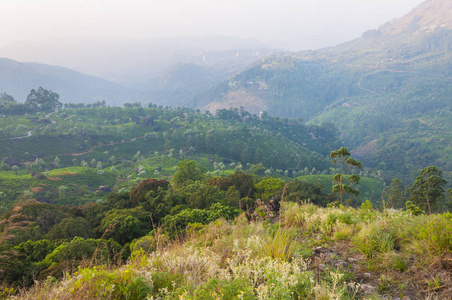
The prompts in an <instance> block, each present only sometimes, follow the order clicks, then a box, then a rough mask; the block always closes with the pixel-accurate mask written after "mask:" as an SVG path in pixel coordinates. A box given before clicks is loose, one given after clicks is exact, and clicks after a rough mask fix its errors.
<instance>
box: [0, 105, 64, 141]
mask: <svg viewBox="0 0 452 300" xmlns="http://www.w3.org/2000/svg"><path fill="white" fill-rule="evenodd" d="M57 112H58V109H55V110H54V111H52V112H51V113H48V114H46V115H45V119H47V120H49V117H50V116H51V115H53V114H55V113H57ZM50 122H52V125H54V124H55V121H54V120H50ZM44 127H45V126H43V127H38V128H36V129H31V130H28V131H27V134H26V135H21V136H12V137H7V138H1V139H0V141H12V140H21V139H25V138H29V137H30V136H32V135H33V132H34V131H35V130H38V129H42V128H44Z"/></svg>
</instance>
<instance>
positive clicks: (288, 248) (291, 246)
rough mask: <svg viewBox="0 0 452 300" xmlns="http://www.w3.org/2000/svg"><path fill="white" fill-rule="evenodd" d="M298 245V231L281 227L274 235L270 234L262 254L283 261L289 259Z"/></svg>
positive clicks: (263, 246) (263, 245)
mask: <svg viewBox="0 0 452 300" xmlns="http://www.w3.org/2000/svg"><path fill="white" fill-rule="evenodd" d="M296 246H297V243H296V232H295V231H294V230H290V229H287V228H284V227H279V228H278V229H277V231H276V232H275V233H274V234H273V235H268V236H267V239H266V243H265V244H262V248H261V251H260V252H261V256H269V257H271V258H273V259H279V260H281V261H289V260H290V258H291V257H292V254H293V252H294V251H295V248H296Z"/></svg>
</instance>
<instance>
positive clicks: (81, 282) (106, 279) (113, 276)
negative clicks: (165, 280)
mask: <svg viewBox="0 0 452 300" xmlns="http://www.w3.org/2000/svg"><path fill="white" fill-rule="evenodd" d="M73 278H74V281H73V283H72V285H71V287H70V288H69V292H70V293H71V294H72V295H74V296H77V297H78V298H85V299H86V298H90V299H93V298H96V299H137V300H139V299H147V297H148V295H150V294H151V293H152V291H153V287H152V282H149V281H148V280H147V279H145V278H144V277H140V276H138V275H137V274H136V273H135V271H133V270H131V269H130V268H126V269H125V270H121V269H116V270H107V269H106V268H105V267H93V268H89V269H79V271H78V272H77V273H75V274H74V275H73ZM70 279H71V278H70Z"/></svg>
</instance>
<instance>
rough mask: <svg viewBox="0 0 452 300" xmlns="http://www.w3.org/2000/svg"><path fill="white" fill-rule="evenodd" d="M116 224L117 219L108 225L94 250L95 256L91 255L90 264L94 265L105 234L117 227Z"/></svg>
mask: <svg viewBox="0 0 452 300" xmlns="http://www.w3.org/2000/svg"><path fill="white" fill-rule="evenodd" d="M115 226H116V221H113V222H111V223H110V225H108V227H107V228H106V229H105V231H104V233H103V234H102V236H101V237H100V239H99V242H98V243H97V246H96V250H94V253H93V256H92V257H91V261H90V263H89V266H90V267H92V266H93V263H94V258H95V257H96V254H97V250H98V249H99V246H100V243H101V242H102V240H103V239H104V237H105V235H106V234H107V232H109V231H110V230H112V229H113V228H115Z"/></svg>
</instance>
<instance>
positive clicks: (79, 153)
mask: <svg viewBox="0 0 452 300" xmlns="http://www.w3.org/2000/svg"><path fill="white" fill-rule="evenodd" d="M141 138H144V135H142V136H137V137H134V138H131V139H130V140H128V141H121V142H113V143H107V144H102V145H95V146H92V147H91V148H89V149H88V150H86V151H84V152H66V153H59V154H52V155H48V156H45V157H43V158H42V159H46V158H50V157H54V156H64V155H72V156H81V155H85V154H88V153H90V152H92V151H93V150H94V149H96V148H99V147H104V146H113V145H119V144H126V143H133V142H134V141H135V140H136V139H141Z"/></svg>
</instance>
